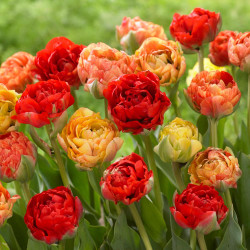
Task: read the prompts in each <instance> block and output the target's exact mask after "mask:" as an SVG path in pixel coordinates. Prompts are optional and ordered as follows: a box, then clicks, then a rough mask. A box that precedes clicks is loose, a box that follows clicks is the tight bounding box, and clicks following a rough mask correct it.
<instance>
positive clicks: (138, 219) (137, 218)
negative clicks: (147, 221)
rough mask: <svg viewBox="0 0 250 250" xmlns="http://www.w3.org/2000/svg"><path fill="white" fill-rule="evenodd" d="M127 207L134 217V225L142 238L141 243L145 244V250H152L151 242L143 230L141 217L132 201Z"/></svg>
mask: <svg viewBox="0 0 250 250" xmlns="http://www.w3.org/2000/svg"><path fill="white" fill-rule="evenodd" d="M129 209H130V212H131V214H132V216H133V218H134V221H135V224H136V226H137V228H138V231H139V233H140V235H141V238H142V241H143V243H144V245H145V248H146V250H152V249H153V248H152V246H151V243H150V241H149V238H148V235H147V232H146V230H145V227H144V225H143V223H142V220H141V217H140V215H139V213H138V211H137V209H136V206H135V204H134V203H132V204H131V205H129Z"/></svg>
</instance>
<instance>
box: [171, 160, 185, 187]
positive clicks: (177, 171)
mask: <svg viewBox="0 0 250 250" xmlns="http://www.w3.org/2000/svg"><path fill="white" fill-rule="evenodd" d="M172 169H173V172H174V176H175V180H176V183H177V186H178V189H179V191H180V192H182V191H183V190H184V189H185V184H184V182H183V179H182V177H181V166H180V163H178V162H172Z"/></svg>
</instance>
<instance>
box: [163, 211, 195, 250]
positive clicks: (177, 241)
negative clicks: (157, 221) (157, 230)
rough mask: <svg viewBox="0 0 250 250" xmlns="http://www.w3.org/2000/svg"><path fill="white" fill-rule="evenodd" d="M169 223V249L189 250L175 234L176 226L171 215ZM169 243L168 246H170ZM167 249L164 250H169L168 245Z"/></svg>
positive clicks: (183, 241)
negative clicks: (170, 232)
mask: <svg viewBox="0 0 250 250" xmlns="http://www.w3.org/2000/svg"><path fill="white" fill-rule="evenodd" d="M170 223H171V229H172V241H171V243H172V247H171V249H172V250H191V247H190V246H189V245H188V243H187V242H186V241H185V240H183V239H181V238H180V237H179V236H178V235H177V234H176V233H175V229H174V228H175V227H176V226H177V225H176V222H175V220H174V217H173V216H172V214H171V215H170ZM171 243H169V244H171ZM167 246H168V248H165V249H170V248H169V245H168V244H167Z"/></svg>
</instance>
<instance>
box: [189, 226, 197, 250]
mask: <svg viewBox="0 0 250 250" xmlns="http://www.w3.org/2000/svg"><path fill="white" fill-rule="evenodd" d="M190 247H191V249H192V250H195V249H196V234H195V231H194V230H192V229H190Z"/></svg>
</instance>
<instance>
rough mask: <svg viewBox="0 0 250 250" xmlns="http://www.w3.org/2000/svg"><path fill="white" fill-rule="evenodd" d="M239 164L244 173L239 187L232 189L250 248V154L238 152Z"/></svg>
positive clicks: (238, 184)
mask: <svg viewBox="0 0 250 250" xmlns="http://www.w3.org/2000/svg"><path fill="white" fill-rule="evenodd" d="M237 158H238V160H239V165H240V168H241V170H242V175H241V177H240V179H239V180H238V182H237V189H235V190H232V194H233V198H234V200H235V201H236V204H235V206H236V207H235V210H236V211H237V212H238V213H237V214H238V216H239V221H240V222H241V224H243V225H244V231H245V237H246V243H247V248H250V212H249V211H250V199H248V197H249V190H250V181H249V177H250V156H247V155H245V154H244V153H239V154H238V157H237Z"/></svg>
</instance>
